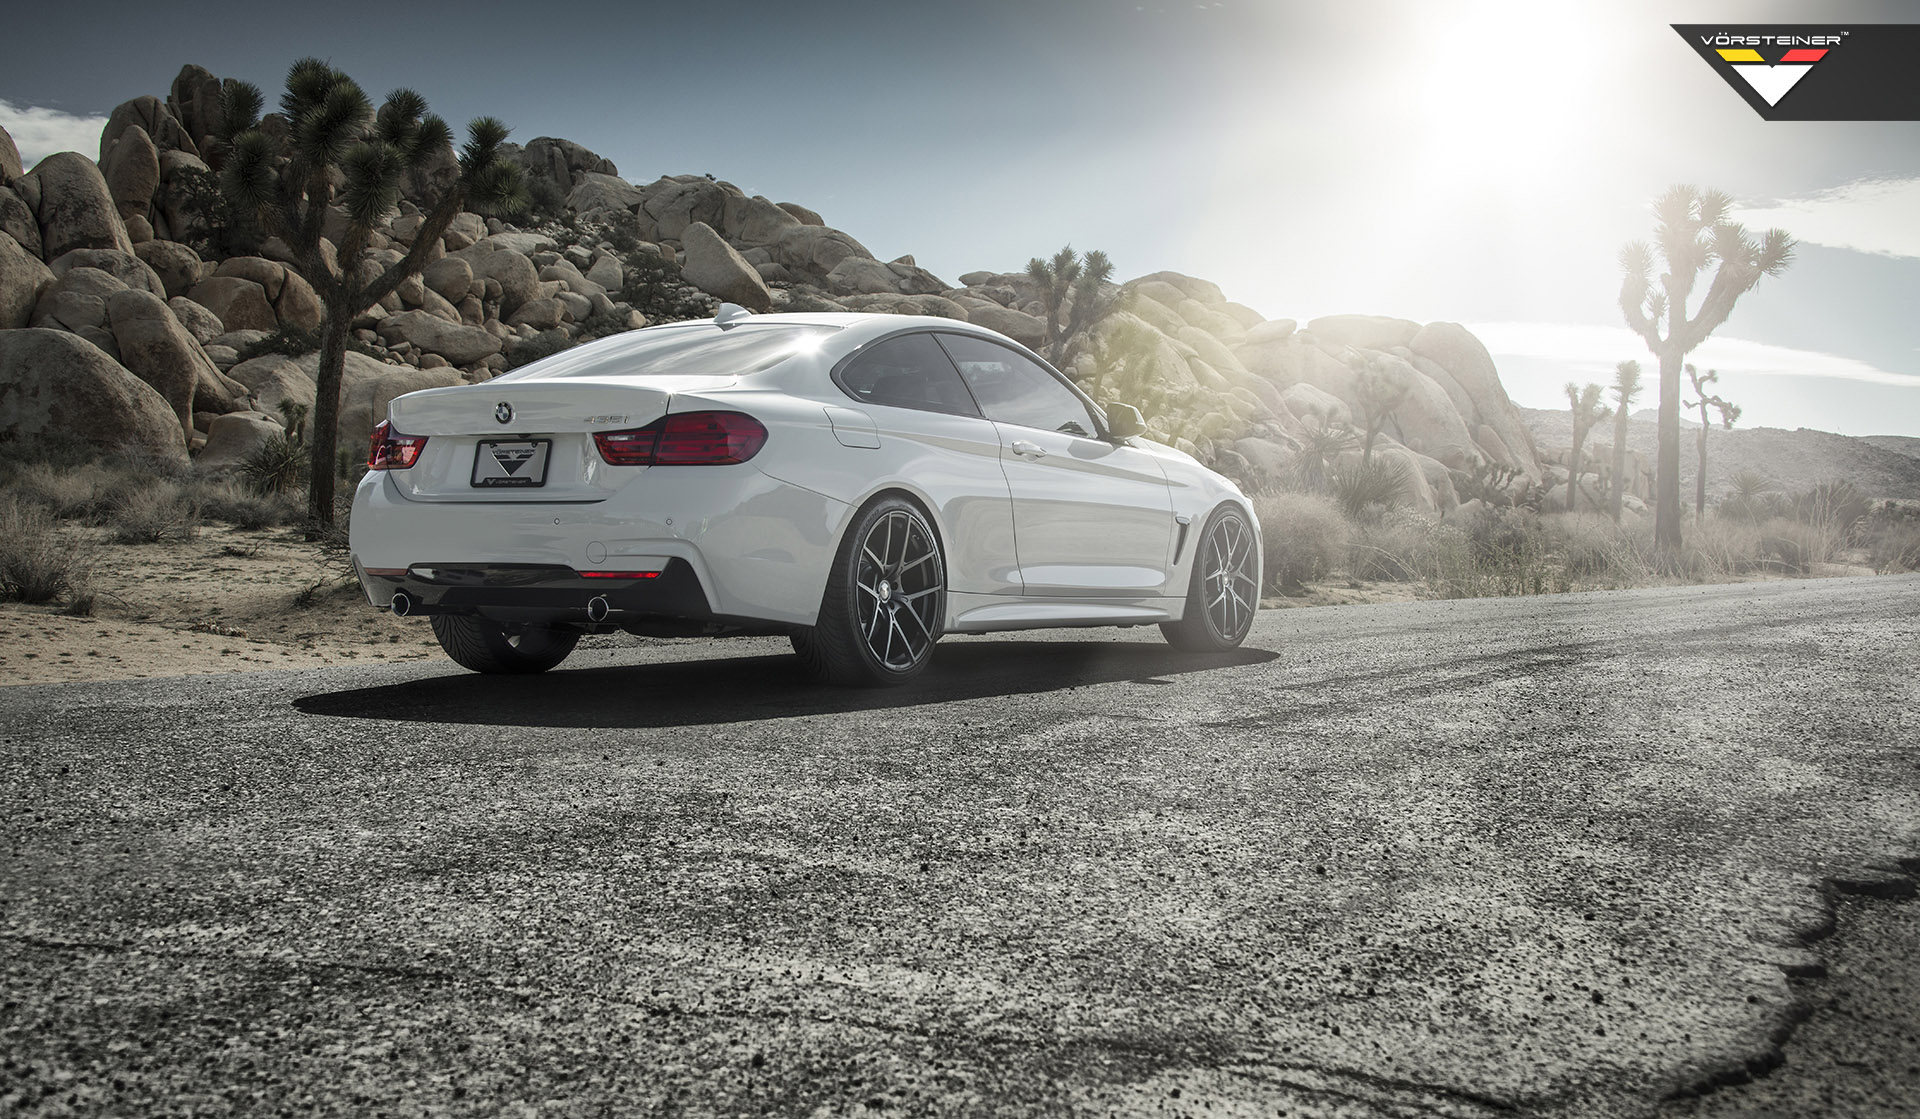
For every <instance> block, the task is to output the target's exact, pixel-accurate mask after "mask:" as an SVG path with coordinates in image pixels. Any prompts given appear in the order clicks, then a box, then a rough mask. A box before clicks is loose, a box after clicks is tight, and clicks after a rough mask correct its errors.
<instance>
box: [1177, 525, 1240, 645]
mask: <svg viewBox="0 0 1920 1119" xmlns="http://www.w3.org/2000/svg"><path fill="white" fill-rule="evenodd" d="M1259 608H1260V549H1259V540H1258V539H1257V538H1256V537H1255V535H1254V529H1253V524H1252V522H1250V521H1249V520H1248V519H1247V516H1246V514H1245V513H1242V512H1241V511H1240V510H1239V509H1238V508H1236V507H1235V506H1232V505H1222V506H1221V507H1220V508H1218V509H1215V510H1214V511H1213V515H1212V516H1211V517H1208V518H1207V523H1206V527H1204V528H1202V529H1201V530H1200V538H1199V540H1198V541H1197V542H1196V543H1195V544H1194V549H1193V578H1192V579H1190V580H1188V582H1187V608H1186V611H1185V612H1184V615H1183V616H1182V617H1181V619H1180V620H1179V621H1177V622H1163V623H1161V625H1160V632H1161V633H1162V634H1164V635H1165V636H1166V639H1167V644H1169V645H1172V646H1173V647H1174V648H1176V649H1179V650H1182V651H1183V652H1188V653H1226V652H1231V651H1232V650H1234V649H1237V648H1239V647H1240V643H1241V642H1242V641H1245V640H1246V639H1247V634H1248V633H1249V632H1251V631H1252V630H1253V617H1254V613H1255V612H1256V611H1257V610H1259Z"/></svg>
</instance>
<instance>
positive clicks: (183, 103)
mask: <svg viewBox="0 0 1920 1119" xmlns="http://www.w3.org/2000/svg"><path fill="white" fill-rule="evenodd" d="M223 111H224V110H223V108H222V106H221V103H220V79H219V78H216V77H214V76H213V74H212V72H211V71H209V70H207V69H206V68H205V67H203V66H195V65H192V64H191V63H189V64H188V65H186V66H182V67H181V68H180V73H178V74H176V75H174V79H173V87H172V88H171V89H170V90H168V92H167V114H168V115H169V116H171V117H173V119H175V120H177V121H179V122H180V128H181V130H182V131H184V132H185V133H186V134H187V138H188V139H190V140H192V141H193V143H194V146H195V147H196V148H200V149H203V150H204V149H205V148H206V146H207V140H208V138H210V137H212V136H213V135H214V134H215V133H217V132H218V131H219V130H220V118H221V115H222V113H223Z"/></svg>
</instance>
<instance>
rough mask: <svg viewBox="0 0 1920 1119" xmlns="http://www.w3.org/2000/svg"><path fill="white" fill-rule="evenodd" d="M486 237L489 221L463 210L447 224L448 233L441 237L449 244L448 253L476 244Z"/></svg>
mask: <svg viewBox="0 0 1920 1119" xmlns="http://www.w3.org/2000/svg"><path fill="white" fill-rule="evenodd" d="M486 235H487V219H485V218H483V217H481V216H480V215H479V214H475V213H471V212H469V211H466V210H462V211H461V212H460V213H457V214H455V215H453V220H452V221H451V222H448V223H447V231H446V232H445V233H442V234H441V235H440V236H441V238H442V239H443V240H445V241H446V243H447V251H448V252H453V251H455V250H458V249H464V248H467V247H468V246H470V245H473V244H475V243H476V242H478V241H479V240H480V239H481V238H483V237H485V236H486Z"/></svg>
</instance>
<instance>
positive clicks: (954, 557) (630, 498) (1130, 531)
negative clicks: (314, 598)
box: [351, 304, 1261, 685]
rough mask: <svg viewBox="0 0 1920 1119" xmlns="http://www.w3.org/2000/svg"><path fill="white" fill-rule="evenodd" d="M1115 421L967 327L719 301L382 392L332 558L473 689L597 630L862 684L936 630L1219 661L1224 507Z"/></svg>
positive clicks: (1200, 477)
mask: <svg viewBox="0 0 1920 1119" xmlns="http://www.w3.org/2000/svg"><path fill="white" fill-rule="evenodd" d="M1141 426H1142V425H1141V418H1140V413H1139V412H1138V411H1136V410H1135V409H1133V408H1132V407H1129V406H1127V405H1116V404H1109V405H1107V406H1106V407H1105V408H1104V409H1103V408H1101V407H1100V406H1098V405H1096V404H1095V403H1094V402H1093V401H1092V400H1090V399H1088V398H1087V397H1086V395H1085V394H1083V393H1082V392H1080V390H1079V389H1077V388H1076V387H1075V386H1074V385H1073V383H1072V382H1071V381H1069V380H1068V379H1067V378H1065V377H1063V376H1061V375H1060V374H1059V373H1058V372H1056V371H1054V370H1053V369H1052V368H1051V367H1049V366H1048V365H1047V363H1046V362H1044V361H1042V360H1041V359H1040V358H1039V357H1037V356H1035V355H1034V354H1033V353H1032V352H1031V351H1029V350H1027V349H1025V348H1023V347H1021V346H1020V345H1018V344H1016V343H1014V342H1013V341H1011V340H1009V339H1007V338H1005V337H1003V336H1002V335H999V334H996V333H994V332H992V331H989V330H984V329H982V328H980V327H977V326H970V325H968V324H966V323H963V322H956V321H953V320H949V319H939V318H919V317H908V316H901V315H883V314H789V315H753V314H750V313H749V312H747V311H745V310H743V309H741V308H738V307H735V306H732V305H730V304H729V305H726V306H723V307H722V308H721V310H720V313H719V314H718V315H716V316H715V317H714V319H713V320H712V321H702V322H690V323H674V324H671V325H666V326H657V327H648V328H646V329H643V330H637V331H633V332H630V333H626V334H620V335H616V336H614V337H611V338H604V339H601V340H600V341H597V342H593V343H589V344H587V345H583V346H579V347H577V348H575V349H572V350H568V351H566V352H564V353H560V354H556V355H554V356H553V357H549V358H546V359H545V360H542V361H538V362H535V363H533V364H530V365H528V366H526V367H524V368H522V369H519V370H516V371H514V372H512V373H508V374H506V375H505V376H502V377H498V378H496V379H494V380H492V381H488V382H486V383H483V384H477V385H461V386H456V387H453V388H442V389H429V390H427V391H424V392H415V393H409V394H407V395H406V396H402V397H398V398H396V399H395V400H394V401H393V403H392V405H391V407H390V408H389V410H388V413H387V419H386V421H385V422H384V423H381V424H380V425H379V426H378V427H377V428H375V429H374V432H373V447H372V452H371V454H370V456H369V458H368V461H367V466H368V471H367V474H366V477H365V478H363V479H362V480H361V482H360V486H359V489H358V490H357V491H356V493H355V494H354V502H353V519H352V525H351V529H352V550H353V562H354V568H355V570H356V571H357V572H358V574H359V577H360V584H361V586H362V587H363V588H364V589H365V591H366V594H367V599H368V601H369V602H371V603H373V604H374V605H376V606H379V607H383V608H386V609H390V610H392V611H393V612H394V613H395V614H399V615H403V616H409V617H411V616H414V615H420V616H424V617H426V618H428V619H429V620H430V622H431V623H432V625H433V632H434V635H435V636H436V637H437V638H439V640H440V644H441V646H442V647H443V648H444V649H446V651H447V655H448V656H450V657H452V658H453V659H454V660H455V661H456V662H458V663H460V664H461V665H464V666H465V667H467V668H470V669H473V670H475V671H479V672H542V671H545V670H546V669H549V668H552V667H553V666H555V665H557V664H559V663H560V662H561V661H562V660H564V659H565V658H566V656H567V654H568V653H569V652H571V651H572V650H573V647H574V644H575V642H577V641H578V640H579V639H580V636H581V635H582V634H586V633H603V632H612V631H616V630H625V631H627V632H630V633H637V634H650V635H667V636H675V635H678V636H693V635H701V634H709V635H721V634H786V635H789V636H790V637H791V639H792V641H793V647H794V649H795V651H797V652H798V653H799V655H800V657H801V658H802V659H803V661H804V662H805V663H806V665H807V666H808V667H809V668H810V669H811V670H812V672H813V673H814V674H815V675H817V676H818V677H820V678H822V679H824V680H828V681H832V682H837V683H846V684H869V685H872V684H898V683H903V682H905V681H907V680H909V679H911V678H913V677H914V676H915V675H917V674H918V673H919V672H920V671H921V670H922V669H924V668H925V667H926V665H927V661H928V658H929V656H930V654H931V652H932V649H933V645H934V642H935V641H937V640H938V639H939V638H940V636H941V634H943V633H982V632H988V631H994V630H1013V629H1032V628H1042V627H1051V626H1133V625H1140V624H1143V623H1157V624H1159V626H1160V627H1161V629H1162V631H1163V632H1164V633H1165V634H1166V637H1167V640H1168V641H1170V642H1171V643H1172V644H1173V645H1175V646H1176V647H1178V648H1180V649H1185V650H1191V651H1195V652H1225V651H1227V650H1230V649H1233V648H1234V647H1236V646H1238V645H1239V644H1240V642H1241V641H1242V640H1244V639H1245V638H1246V635H1247V631H1248V630H1249V629H1250V628H1251V627H1252V624H1253V616H1254V610H1255V609H1256V608H1257V606H1258V604H1259V590H1260V563H1261V551H1260V531H1259V525H1258V523H1257V522H1256V521H1255V519H1254V514H1253V510H1252V508H1251V506H1250V505H1249V504H1248V502H1247V499H1246V497H1245V496H1244V495H1242V494H1241V492H1240V491H1239V489H1237V488H1236V487H1235V486H1234V484H1233V483H1232V482H1230V481H1228V480H1227V479H1226V478H1223V477H1221V476H1220V475H1218V474H1216V473H1214V472H1213V471H1211V470H1208V469H1206V468H1205V467H1203V466H1201V465H1200V464H1199V463H1198V462H1195V461H1194V460H1193V459H1192V458H1191V457H1189V456H1187V455H1185V454H1182V453H1181V452H1179V451H1176V450H1172V449H1170V448H1168V447H1163V446H1160V445H1158V444H1156V443H1151V442H1148V441H1146V440H1144V439H1142V438H1140V431H1141Z"/></svg>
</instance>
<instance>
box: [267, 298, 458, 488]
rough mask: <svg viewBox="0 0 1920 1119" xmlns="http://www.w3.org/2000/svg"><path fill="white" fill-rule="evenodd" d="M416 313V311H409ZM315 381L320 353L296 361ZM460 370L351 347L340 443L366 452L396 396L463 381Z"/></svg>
mask: <svg viewBox="0 0 1920 1119" xmlns="http://www.w3.org/2000/svg"><path fill="white" fill-rule="evenodd" d="M409 313H416V312H409ZM295 364H296V365H298V366H299V368H300V371H301V372H302V373H304V374H305V375H306V377H307V379H308V380H309V381H311V382H315V383H318V380H319V378H318V376H317V375H316V371H317V370H318V369H319V368H320V355H319V354H308V355H306V356H305V357H302V358H299V359H297V360H296V362H295ZM463 383H464V381H463V379H462V378H461V376H460V373H459V371H458V370H454V369H433V370H427V369H414V368H411V367H409V366H405V365H388V364H386V363H384V362H380V361H375V360H374V359H373V358H370V357H368V356H367V355H365V354H362V353H356V352H354V351H352V350H348V351H347V353H346V366H345V368H344V369H343V370H342V371H341V377H340V414H339V415H340V418H339V438H338V440H337V441H336V445H337V446H340V447H344V448H347V449H349V450H351V451H353V452H354V453H355V454H364V453H365V452H366V449H367V440H368V439H369V438H370V437H371V436H372V434H373V425H374V424H375V423H377V422H379V421H380V420H383V419H386V417H387V404H388V402H389V401H391V400H392V399H393V398H394V397H396V396H401V395H404V394H406V393H410V392H418V391H419V390H421V389H435V388H445V387H446V386H448V385H458V384H463Z"/></svg>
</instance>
